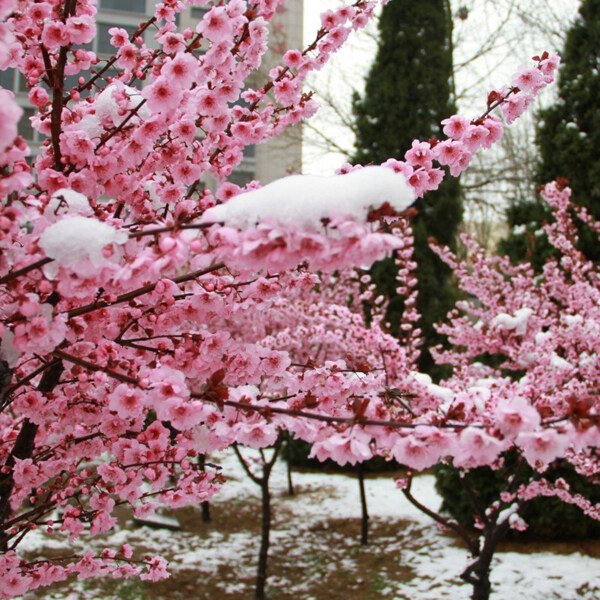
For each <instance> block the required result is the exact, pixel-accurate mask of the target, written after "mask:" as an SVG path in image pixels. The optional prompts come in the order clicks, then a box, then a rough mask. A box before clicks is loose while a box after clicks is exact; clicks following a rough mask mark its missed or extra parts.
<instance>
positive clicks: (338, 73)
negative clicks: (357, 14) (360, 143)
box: [304, 0, 579, 174]
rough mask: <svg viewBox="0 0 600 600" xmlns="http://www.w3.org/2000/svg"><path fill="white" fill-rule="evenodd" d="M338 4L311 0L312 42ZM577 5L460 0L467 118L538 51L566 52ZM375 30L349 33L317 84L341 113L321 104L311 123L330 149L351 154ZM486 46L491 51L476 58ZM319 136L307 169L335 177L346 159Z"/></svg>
mask: <svg viewBox="0 0 600 600" xmlns="http://www.w3.org/2000/svg"><path fill="white" fill-rule="evenodd" d="M337 5H339V1H338V0H305V5H304V6H305V11H304V32H305V33H304V36H305V41H306V42H307V43H309V42H310V41H312V40H313V39H314V36H315V33H316V31H317V30H318V28H319V24H320V22H319V14H320V13H321V12H323V11H324V10H326V9H328V8H331V7H334V6H337ZM578 6H579V2H578V1H574V0H462V1H460V0H458V1H456V0H454V1H453V9H454V11H455V14H456V13H457V12H458V10H459V8H461V7H464V8H466V9H467V18H466V19H464V20H463V19H460V18H458V16H457V17H456V18H455V20H454V37H455V40H456V51H455V56H454V60H455V64H456V65H461V67H460V68H459V70H458V73H457V93H458V96H459V102H458V105H459V110H460V112H461V114H464V115H465V116H467V117H472V116H475V115H476V114H478V113H479V112H481V110H482V109H483V108H485V98H486V95H487V91H488V90H489V89H491V88H492V87H495V86H500V85H502V84H504V83H509V81H508V80H509V78H510V75H511V74H512V73H513V72H514V71H515V70H516V69H517V68H518V67H519V66H520V65H521V64H524V63H526V62H527V61H528V60H529V59H530V58H531V57H532V56H533V55H534V54H538V53H541V52H543V51H544V50H549V51H551V50H557V51H560V49H561V47H562V38H561V36H562V35H563V34H564V31H565V29H566V27H567V26H568V23H570V22H571V21H572V19H573V18H574V17H575V14H576V12H577V8H578ZM463 14H464V13H463ZM375 32H376V28H375V23H372V24H371V26H370V28H369V32H368V33H366V34H365V33H359V34H354V35H353V36H351V37H350V39H349V42H348V45H347V46H346V47H345V48H343V49H342V50H340V51H339V52H338V53H337V54H336V55H335V56H334V58H333V60H332V62H331V63H330V65H329V66H328V67H326V68H325V69H323V71H321V72H320V73H318V74H317V76H316V77H314V78H313V80H312V82H311V83H312V85H313V86H314V88H315V89H316V90H317V91H321V92H322V93H323V94H324V95H326V96H330V97H331V98H332V104H333V105H334V106H335V110H332V109H328V108H327V107H326V106H325V107H323V108H322V109H321V111H320V114H318V115H317V117H315V119H314V120H313V126H315V127H316V128H318V129H319V130H321V131H325V132H326V134H327V136H328V137H330V138H331V140H332V145H333V144H337V145H338V146H340V147H341V148H343V149H345V150H347V151H351V150H352V143H353V136H352V134H351V132H350V131H349V129H348V127H347V126H344V125H343V124H341V120H342V118H343V117H344V116H348V115H349V113H350V98H351V95H352V90H353V89H356V90H358V91H362V89H363V81H364V77H365V75H366V74H367V72H368V68H369V65H370V63H371V61H372V58H373V56H374V53H375V50H376V41H375V39H374V33H375ZM484 47H485V48H486V51H485V52H484V53H483V54H482V55H481V56H480V57H478V58H476V59H473V55H474V54H477V53H478V52H479V50H480V49H481V48H484ZM463 63H466V64H463ZM552 93H553V92H552V91H550V92H548V93H546V94H545V96H544V97H542V99H541V102H543V103H548V102H551V101H552ZM336 112H337V113H339V114H336ZM314 139H315V136H314V134H312V133H311V131H310V130H307V131H306V132H305V140H306V143H305V152H304V171H305V172H308V173H320V174H330V173H332V171H333V170H334V169H336V168H337V167H339V166H340V164H342V163H343V162H344V161H345V159H344V155H343V154H342V153H340V152H334V151H327V152H326V151H324V150H323V149H321V148H319V147H318V144H317V143H316V142H315V141H314ZM397 158H399V157H397Z"/></svg>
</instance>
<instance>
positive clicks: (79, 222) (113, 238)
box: [39, 216, 128, 267]
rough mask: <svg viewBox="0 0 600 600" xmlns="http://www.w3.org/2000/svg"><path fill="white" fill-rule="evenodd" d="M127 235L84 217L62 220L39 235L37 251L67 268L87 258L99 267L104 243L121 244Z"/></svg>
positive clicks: (105, 224) (105, 244)
mask: <svg viewBox="0 0 600 600" xmlns="http://www.w3.org/2000/svg"><path fill="white" fill-rule="evenodd" d="M127 239H128V236H127V233H125V232H122V231H117V229H115V228H114V227H112V226H111V225H108V224H107V223H103V222H102V221H98V220H97V219H91V218H88V217H81V216H74V217H65V218H63V219H61V220H60V221H59V222H58V223H54V225H50V227H48V228H47V229H45V230H44V232H43V233H42V235H41V236H40V242H39V245H40V248H42V249H43V250H44V252H45V253H46V256H47V257H48V258H53V259H54V260H55V261H56V262H57V263H58V264H59V265H61V266H64V267H68V266H71V265H73V264H75V263H76V262H77V261H79V260H82V259H85V258H89V259H90V261H91V262H92V264H93V265H94V266H95V267H99V266H100V265H101V264H102V262H103V260H104V258H103V256H102V250H103V248H104V247H105V246H107V245H108V244H124V243H125V242H126V241H127Z"/></svg>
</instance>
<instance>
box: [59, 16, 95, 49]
mask: <svg viewBox="0 0 600 600" xmlns="http://www.w3.org/2000/svg"><path fill="white" fill-rule="evenodd" d="M66 29H67V34H68V36H69V39H70V41H71V43H72V44H87V43H89V42H91V41H92V40H93V39H94V36H95V35H96V24H95V23H94V20H93V19H92V17H85V16H82V17H69V18H68V19H67V22H66Z"/></svg>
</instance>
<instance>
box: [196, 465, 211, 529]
mask: <svg viewBox="0 0 600 600" xmlns="http://www.w3.org/2000/svg"><path fill="white" fill-rule="evenodd" d="M198 466H199V467H200V468H201V469H202V470H203V471H204V467H205V466H206V454H199V455H198ZM201 507H202V522H203V523H210V502H209V501H208V500H205V501H204V502H202V504H201Z"/></svg>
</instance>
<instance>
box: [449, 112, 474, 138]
mask: <svg viewBox="0 0 600 600" xmlns="http://www.w3.org/2000/svg"><path fill="white" fill-rule="evenodd" d="M442 125H444V129H443V131H444V133H445V134H446V135H447V136H448V137H449V138H452V139H453V140H460V139H462V138H463V136H464V135H465V133H466V132H467V128H468V127H469V121H467V119H465V118H463V117H459V116H458V115H454V116H452V117H450V118H449V119H444V120H443V121H442Z"/></svg>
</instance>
